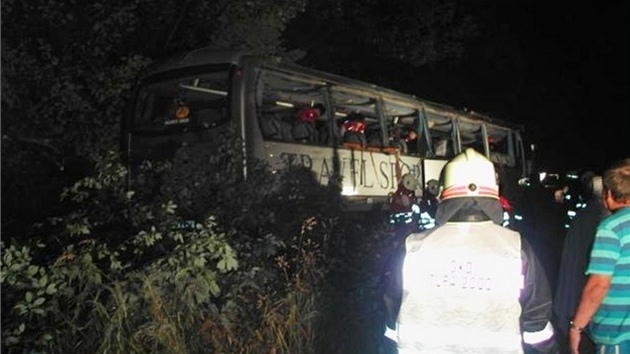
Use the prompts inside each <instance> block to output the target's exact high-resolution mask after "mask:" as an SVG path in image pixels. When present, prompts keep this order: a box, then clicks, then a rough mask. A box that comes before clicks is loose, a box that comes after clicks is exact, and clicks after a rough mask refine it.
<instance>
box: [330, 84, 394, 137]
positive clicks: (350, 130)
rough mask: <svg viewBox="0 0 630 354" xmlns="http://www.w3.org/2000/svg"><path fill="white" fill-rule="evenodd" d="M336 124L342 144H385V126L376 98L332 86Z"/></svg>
mask: <svg viewBox="0 0 630 354" xmlns="http://www.w3.org/2000/svg"><path fill="white" fill-rule="evenodd" d="M331 93H332V101H333V104H334V106H335V117H336V124H335V125H336V126H337V127H338V128H339V137H340V138H341V142H342V144H344V145H346V146H348V147H367V146H375V147H382V146H383V142H382V141H383V136H384V135H383V127H382V126H381V121H380V118H379V115H378V112H377V110H376V102H377V100H376V98H374V97H369V96H366V95H361V94H359V93H354V92H350V91H347V90H344V89H343V88H342V87H332V90H331Z"/></svg>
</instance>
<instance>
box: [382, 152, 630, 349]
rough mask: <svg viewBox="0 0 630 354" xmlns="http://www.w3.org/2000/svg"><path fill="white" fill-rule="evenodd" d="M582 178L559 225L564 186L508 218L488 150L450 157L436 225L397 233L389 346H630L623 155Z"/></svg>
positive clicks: (627, 180) (628, 211)
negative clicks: (580, 190)
mask: <svg viewBox="0 0 630 354" xmlns="http://www.w3.org/2000/svg"><path fill="white" fill-rule="evenodd" d="M436 182H437V181H434V182H433V183H434V184H435V183H436ZM584 182H585V186H586V187H587V188H585V191H586V193H585V198H584V201H585V203H586V207H585V208H582V209H580V210H579V211H578V212H577V214H576V215H575V216H574V217H573V218H572V219H571V221H570V223H569V224H568V228H566V227H565V217H566V209H564V208H563V207H562V200H563V198H562V197H561V198H559V199H555V198H554V194H556V193H554V192H555V191H553V190H552V191H550V190H548V189H546V188H543V186H533V188H531V191H530V192H529V196H528V197H529V200H528V201H525V204H527V203H529V204H530V205H529V207H523V205H521V207H522V208H521V210H520V212H522V213H523V214H525V215H523V216H522V220H523V222H522V223H521V224H520V225H516V226H514V225H510V227H506V226H507V225H506V224H505V218H504V217H503V214H504V212H505V211H506V204H505V201H501V195H500V190H499V186H498V184H497V178H496V174H495V170H494V166H493V164H492V162H491V161H489V160H488V159H487V158H486V157H485V156H484V155H482V154H480V153H478V152H476V151H475V150H473V149H467V150H465V151H464V152H462V153H460V154H458V155H456V156H455V157H454V158H452V159H451V160H450V161H449V162H448V163H447V164H446V165H445V166H444V168H443V169H442V174H441V177H440V182H439V183H440V185H439V190H440V191H439V192H438V194H439V196H437V195H436V196H435V199H432V200H431V203H432V204H431V206H434V207H435V210H434V213H435V215H434V216H435V227H433V228H430V229H427V230H424V231H421V232H413V233H410V234H409V235H407V236H406V237H405V238H404V242H403V244H404V247H403V248H404V249H403V250H402V251H401V252H400V253H399V256H400V261H399V262H397V269H396V270H395V271H394V272H392V275H391V276H390V277H389V278H388V280H389V282H388V283H387V284H386V286H385V291H384V296H383V303H384V304H385V309H386V312H387V321H386V331H385V335H386V337H388V338H389V339H388V340H393V341H394V342H395V343H396V348H397V351H398V353H400V354H403V353H484V354H485V353H502V354H503V353H514V354H517V353H518V354H521V353H557V354H565V353H570V354H594V353H621V354H624V353H625V354H630V158H626V159H622V160H620V161H618V162H616V163H614V164H612V165H611V166H609V167H608V168H607V169H606V170H605V171H604V173H603V174H602V175H595V174H591V175H589V176H588V178H586V179H585V180H584ZM432 187H433V189H436V188H435V186H432ZM434 193H435V191H434ZM537 193H540V194H539V195H537ZM544 201H546V203H547V204H545V202H544ZM510 208H511V206H510ZM550 221H552V222H550ZM541 235H542V236H541Z"/></svg>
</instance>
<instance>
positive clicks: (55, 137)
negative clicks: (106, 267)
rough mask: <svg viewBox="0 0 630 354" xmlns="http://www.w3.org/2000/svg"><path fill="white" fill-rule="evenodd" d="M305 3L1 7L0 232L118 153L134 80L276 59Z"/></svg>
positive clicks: (49, 204)
mask: <svg viewBox="0 0 630 354" xmlns="http://www.w3.org/2000/svg"><path fill="white" fill-rule="evenodd" d="M304 5H305V0H282V1H271V0H259V1H246V0H237V1H231V0H222V1H212V2H209V1H193V0H188V1H186V2H185V3H184V4H182V3H181V2H179V1H174V0H171V1H155V0H132V1H113V2H102V1H94V0H92V1H78V0H70V1H45V0H34V1H26V2H25V1H16V0H3V1H2V30H3V34H4V35H3V38H2V134H3V138H2V170H3V174H2V194H3V198H2V206H3V209H4V211H5V212H4V213H3V214H2V225H3V228H5V230H7V229H9V228H11V229H13V230H20V229H23V228H25V227H26V226H27V225H29V224H30V222H32V221H34V220H38V219H39V218H40V217H41V216H43V215H46V214H47V213H48V212H49V210H51V209H55V208H56V207H57V203H56V200H55V196H56V195H58V192H59V188H60V187H61V186H62V185H64V184H67V183H68V181H72V180H74V179H76V178H78V177H80V176H82V175H84V174H85V172H86V171H85V168H86V166H87V163H86V160H89V156H90V155H91V154H97V155H98V154H99V153H102V152H104V151H107V150H111V149H117V148H118V139H119V134H120V129H119V122H120V118H121V116H122V115H123V112H124V110H125V107H126V105H127V102H128V99H129V97H130V92H131V90H132V86H133V83H134V79H135V77H136V76H137V75H138V72H139V71H140V70H142V69H143V68H144V67H146V66H147V65H148V64H149V63H150V62H151V61H152V60H153V59H155V58H158V57H162V56H165V55H167V54H169V53H173V52H177V51H180V50H185V49H192V48H196V47H200V46H206V45H211V46H213V47H215V48H232V49H243V50H248V51H252V52H256V53H260V54H271V53H276V52H278V51H281V50H282V48H283V46H282V39H281V34H282V32H283V29H284V27H285V25H286V23H287V21H289V20H290V19H291V18H292V17H294V16H295V15H296V14H297V13H298V12H299V11H302V10H303V8H304Z"/></svg>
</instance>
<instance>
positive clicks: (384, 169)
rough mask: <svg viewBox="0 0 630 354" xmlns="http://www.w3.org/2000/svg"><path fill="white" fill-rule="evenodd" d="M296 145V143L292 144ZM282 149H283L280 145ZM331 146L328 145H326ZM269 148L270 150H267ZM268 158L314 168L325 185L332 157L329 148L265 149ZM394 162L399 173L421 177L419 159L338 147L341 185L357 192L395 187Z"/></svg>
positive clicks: (381, 191) (280, 165) (281, 165)
mask: <svg viewBox="0 0 630 354" xmlns="http://www.w3.org/2000/svg"><path fill="white" fill-rule="evenodd" d="M294 146H295V145H294ZM283 150H284V149H283ZM328 150H330V149H328ZM268 152H269V151H268ZM267 161H268V162H269V163H270V164H271V165H272V166H274V167H275V168H286V167H288V166H301V167H305V168H308V169H310V170H311V171H313V172H314V173H315V175H316V177H317V179H318V180H319V182H320V183H322V184H324V185H326V184H327V183H328V182H329V181H330V179H331V178H332V175H333V173H334V171H333V168H334V167H333V166H334V165H333V158H332V154H330V152H329V151H328V152H325V151H317V148H315V149H312V151H302V152H288V151H286V150H284V151H281V152H278V153H268V154H267ZM397 164H398V167H399V168H400V173H401V175H402V174H405V173H408V172H411V173H413V174H414V175H415V176H418V178H420V176H421V169H420V159H419V158H410V157H401V158H400V160H398V162H397V160H396V157H395V156H393V155H386V154H382V153H375V152H369V151H362V152H359V153H356V152H352V153H350V152H349V151H341V150H340V151H339V169H340V171H339V173H340V175H341V176H342V177H343V186H344V188H351V189H352V190H353V191H354V194H356V195H363V194H365V195H376V196H386V195H387V194H388V193H390V192H393V191H395V190H396V188H397V183H398V177H399V176H397V173H396V170H397Z"/></svg>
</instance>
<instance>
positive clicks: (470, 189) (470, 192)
mask: <svg viewBox="0 0 630 354" xmlns="http://www.w3.org/2000/svg"><path fill="white" fill-rule="evenodd" d="M440 179H441V182H442V188H443V189H442V194H441V196H440V200H446V199H452V198H462V197H490V198H494V199H499V186H498V185H497V179H496V175H495V172H494V165H493V164H492V162H490V160H488V159H487V158H486V157H485V156H484V155H482V154H480V153H478V152H477V151H475V150H474V149H472V148H467V149H466V150H465V151H464V152H462V153H460V154H457V155H456V156H455V157H453V158H452V159H451V160H450V161H449V162H448V163H447V164H446V165H444V168H443V169H442V173H441V176H440Z"/></svg>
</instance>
